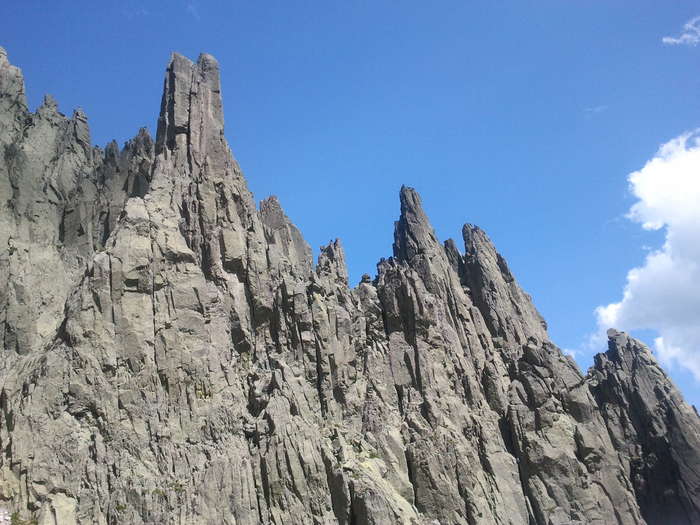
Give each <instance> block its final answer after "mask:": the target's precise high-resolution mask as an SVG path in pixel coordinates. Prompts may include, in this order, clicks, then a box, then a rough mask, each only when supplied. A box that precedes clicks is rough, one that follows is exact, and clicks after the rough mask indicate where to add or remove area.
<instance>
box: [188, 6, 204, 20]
mask: <svg viewBox="0 0 700 525" xmlns="http://www.w3.org/2000/svg"><path fill="white" fill-rule="evenodd" d="M185 9H187V12H188V13H189V14H190V15H192V17H194V18H196V19H197V20H201V18H202V17H201V16H200V15H199V7H197V4H195V3H194V2H187V5H186V6H185Z"/></svg>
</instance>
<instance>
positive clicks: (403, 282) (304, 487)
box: [0, 51, 700, 525]
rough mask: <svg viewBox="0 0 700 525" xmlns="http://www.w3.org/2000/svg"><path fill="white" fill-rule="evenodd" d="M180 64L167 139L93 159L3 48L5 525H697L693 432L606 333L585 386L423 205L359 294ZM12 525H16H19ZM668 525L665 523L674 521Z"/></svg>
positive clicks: (507, 276)
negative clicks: (251, 164) (27, 91)
mask: <svg viewBox="0 0 700 525" xmlns="http://www.w3.org/2000/svg"><path fill="white" fill-rule="evenodd" d="M223 130H224V119H223V110H222V102H221V89H220V81H219V66H218V63H217V62H216V60H215V59H214V58H213V57H211V56H209V55H202V56H200V57H199V59H198V61H197V62H196V63H193V62H191V61H190V60H188V59H187V58H185V57H183V56H180V55H177V54H174V55H173V56H172V58H171V60H170V63H169V65H168V67H167V70H166V74H165V82H164V89H163V99H162V104H161V110H160V117H159V119H158V131H157V136H156V138H155V139H151V137H150V136H149V135H148V133H147V132H146V131H145V130H141V131H140V132H139V133H138V134H137V135H136V137H135V138H134V139H132V140H131V141H129V142H127V143H126V144H125V146H124V147H123V148H122V149H119V147H118V146H117V145H116V144H114V143H113V144H110V145H108V146H107V148H106V149H105V150H101V149H100V148H96V147H93V146H92V145H91V140H90V134H89V129H88V124H87V118H86V116H85V115H84V114H83V113H82V112H80V111H76V112H75V113H74V114H73V115H72V117H70V118H67V117H66V116H64V115H62V114H61V113H59V112H58V110H57V105H56V103H55V101H53V99H51V98H50V97H47V98H46V100H45V101H44V103H43V105H42V106H41V107H40V108H39V109H38V110H37V111H36V112H34V113H31V112H30V111H29V110H28V108H27V104H26V99H25V95H24V83H23V79H22V74H21V72H20V70H19V69H18V68H16V67H14V66H12V65H10V63H9V62H8V59H7V56H6V53H5V52H4V51H0V150H1V151H0V153H2V154H1V155H0V343H1V346H2V354H1V355H2V357H1V359H2V361H1V364H2V367H1V371H0V380H1V388H2V389H1V391H0V408H1V409H2V413H1V420H0V447H1V450H2V454H1V455H0V506H2V508H3V509H6V512H7V513H16V514H15V515H14V516H15V517H14V518H13V519H19V520H26V523H32V522H34V521H32V520H35V522H36V523H39V524H42V525H48V524H52V525H53V524H73V523H79V524H90V525H108V524H109V525H111V524H118V523H129V524H146V523H148V524H164V523H182V524H218V523H221V524H254V523H273V524H279V525H281V524H297V523H298V524H309V523H316V524H345V525H350V524H355V525H361V524H385V523H405V524H437V523H440V524H443V525H444V524H482V523H483V524H528V525H530V524H538V525H550V524H551V525H558V524H561V525H564V524H572V523H574V524H575V523H579V524H584V523H596V524H600V525H603V524H630V525H632V524H643V523H648V524H655V523H673V524H692V523H698V522H700V514H699V512H700V494H699V490H700V479H699V478H698V475H699V474H698V473H700V437H699V436H700V423H699V420H698V416H697V414H696V413H695V412H694V410H693V409H692V408H690V407H689V406H688V405H686V404H685V402H684V401H683V400H682V398H681V396H680V394H679V393H678V391H677V390H676V389H675V387H674V386H673V385H672V384H671V382H670V381H669V379H668V378H667V377H666V375H665V374H664V372H663V371H662V370H661V369H660V368H659V366H658V365H657V364H656V362H655V360H654V358H653V357H652V355H651V353H650V352H649V351H648V350H647V349H646V348H645V347H644V346H643V345H642V344H641V343H639V342H637V341H635V340H633V339H630V338H628V337H627V336H626V335H624V334H621V333H617V332H612V333H611V334H610V350H609V351H608V352H607V353H605V354H602V355H600V356H598V358H597V359H596V364H595V367H594V368H593V369H592V370H591V372H590V373H589V375H588V376H586V377H584V376H583V375H582V374H581V373H580V371H579V370H578V368H577V367H576V365H575V364H574V362H573V361H572V360H571V359H570V358H569V357H567V356H564V355H563V354H562V353H561V351H560V350H559V349H558V348H557V347H556V346H554V345H553V344H552V342H551V341H549V338H548V336H547V332H546V324H545V322H544V320H543V319H542V318H541V316H540V315H539V314H538V312H537V310H536V309H535V307H534V306H533V304H532V302H531V300H530V297H529V296H528V295H527V294H526V293H525V292H523V291H522V289H521V288H520V287H519V286H518V284H517V282H516V281H515V279H514V277H513V275H512V273H511V271H510V270H509V269H508V266H507V264H506V262H505V261H504V260H503V258H502V257H501V256H500V255H499V254H498V252H497V251H496V249H495V248H494V246H493V244H492V243H491V241H490V240H489V238H488V237H487V235H486V234H485V233H484V232H483V231H482V230H480V229H479V228H477V227H476V226H472V225H465V227H464V229H463V238H464V254H463V253H462V251H460V249H459V248H458V247H457V244H456V243H455V242H454V241H452V240H448V241H446V242H445V243H441V242H439V241H438V239H437V236H436V234H435V232H434V230H433V228H432V227H431V225H430V222H429V220H428V218H427V216H426V214H425V212H424V210H423V208H422V206H421V201H420V197H419V196H418V194H417V193H416V192H415V191H414V190H413V189H411V188H406V187H404V188H402V189H401V192H400V217H399V220H398V221H397V222H396V225H395V236H394V245H393V257H390V258H388V259H382V260H381V261H380V262H379V264H378V266H377V275H376V277H375V278H374V279H372V278H371V277H364V278H363V279H362V282H361V283H359V284H358V285H357V286H355V287H352V286H350V284H349V283H348V274H347V269H346V265H345V257H346V256H345V254H344V252H343V248H342V246H341V244H340V242H339V241H337V240H336V241H333V242H331V243H329V244H328V245H327V246H324V247H322V248H321V252H320V256H319V257H318V260H317V261H314V260H313V256H312V252H311V250H310V248H309V246H308V245H307V243H306V242H305V241H304V238H303V236H302V234H301V232H300V231H299V230H298V229H297V228H296V227H295V226H294V225H293V224H292V223H291V221H290V220H289V219H288V218H287V216H286V215H285V213H284V211H283V209H282V206H281V204H280V203H279V202H278V201H277V199H275V198H270V199H267V200H265V201H263V202H262V203H261V204H260V206H259V207H258V206H256V205H255V202H254V201H253V197H252V195H251V193H250V191H249V190H248V188H247V186H246V182H245V179H244V178H243V175H242V173H241V171H240V169H239V166H238V164H237V162H236V161H235V159H234V158H233V156H232V154H231V152H230V150H229V147H228V145H227V143H226V140H225V138H224V133H223ZM8 519H9V518H8ZM669 520H671V521H669Z"/></svg>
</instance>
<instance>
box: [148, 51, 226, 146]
mask: <svg viewBox="0 0 700 525" xmlns="http://www.w3.org/2000/svg"><path fill="white" fill-rule="evenodd" d="M195 121H198V122H196V123H195ZM202 121H206V123H204V122H202ZM223 126H224V119H223V111H222V102H221V80H220V73H219V63H218V61H217V60H216V59H215V58H214V57H213V56H212V55H209V54H206V53H202V54H200V55H199V58H198V59H197V62H196V63H195V62H192V61H191V60H190V59H189V58H187V57H185V56H183V55H181V54H180V53H172V54H171V55H170V61H169V63H168V67H167V68H166V72H165V81H164V84H163V96H162V99H161V107H160V115H159V117H158V131H157V133H156V148H157V151H158V152H160V151H162V149H163V148H164V147H167V148H168V149H170V150H173V149H175V147H176V142H177V141H176V137H177V136H178V135H185V136H187V138H188V140H187V141H186V143H187V144H189V143H191V142H192V137H191V135H192V134H193V133H196V132H199V131H200V130H202V129H206V130H207V131H209V132H213V133H214V134H222V133H223ZM200 145H201V144H200Z"/></svg>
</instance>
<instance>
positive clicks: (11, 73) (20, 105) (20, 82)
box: [0, 47, 27, 138]
mask: <svg viewBox="0 0 700 525" xmlns="http://www.w3.org/2000/svg"><path fill="white" fill-rule="evenodd" d="M26 112H27V97H26V95H25V92H24V77H23V76H22V71H21V70H20V69H19V68H18V67H16V66H13V65H12V64H10V62H9V60H8V59H7V52H6V51H5V49H4V48H2V47H0V135H1V134H2V133H3V132H4V131H5V128H9V127H10V125H11V124H12V122H13V120H14V119H15V118H16V117H17V115H18V114H20V113H26ZM13 127H14V126H13ZM0 138H1V137H0Z"/></svg>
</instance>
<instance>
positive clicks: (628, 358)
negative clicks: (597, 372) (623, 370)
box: [594, 328, 658, 368]
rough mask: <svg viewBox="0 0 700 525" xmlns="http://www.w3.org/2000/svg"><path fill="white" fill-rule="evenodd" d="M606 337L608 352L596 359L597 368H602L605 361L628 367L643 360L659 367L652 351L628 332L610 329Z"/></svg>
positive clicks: (598, 355) (597, 356)
mask: <svg viewBox="0 0 700 525" xmlns="http://www.w3.org/2000/svg"><path fill="white" fill-rule="evenodd" d="M606 335H607V336H608V350H607V351H606V352H604V353H600V354H597V355H596V356H595V357H594V363H595V364H594V366H595V368H601V367H602V366H603V364H604V361H605V360H608V361H612V362H614V363H616V364H617V365H623V366H625V367H628V366H632V363H633V362H634V361H637V360H639V359H642V360H643V361H644V362H647V363H649V364H654V365H656V366H658V364H657V362H656V359H655V358H654V356H653V354H652V353H651V350H650V349H649V348H648V347H647V346H646V345H645V344H644V343H642V342H641V341H639V340H637V339H635V338H634V337H632V336H630V335H629V334H627V333H626V332H622V331H620V330H617V329H615V328H609V329H608V330H607V333H606Z"/></svg>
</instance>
